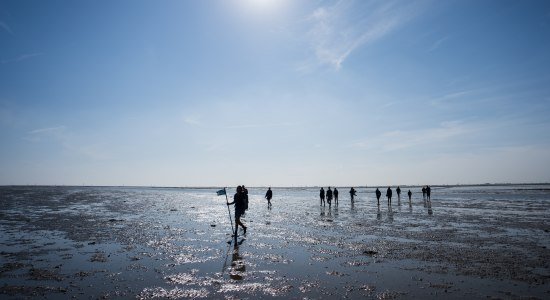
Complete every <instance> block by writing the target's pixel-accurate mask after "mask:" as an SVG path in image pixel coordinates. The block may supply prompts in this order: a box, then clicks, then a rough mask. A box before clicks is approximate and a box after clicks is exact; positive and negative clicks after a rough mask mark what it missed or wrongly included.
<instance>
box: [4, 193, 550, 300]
mask: <svg viewBox="0 0 550 300" xmlns="http://www.w3.org/2000/svg"><path fill="white" fill-rule="evenodd" d="M325 188H326V187H325ZM272 189H273V199H272V200H271V202H272V203H273V206H272V208H271V209H268V207H267V201H266V200H265V199H264V198H263V196H264V195H265V192H266V189H264V188H249V193H250V204H249V210H248V211H247V212H246V216H245V217H244V218H243V220H244V223H245V224H247V225H248V228H249V229H248V231H247V234H246V235H243V234H242V232H239V235H238V237H237V240H235V239H234V238H232V237H231V224H230V221H229V213H228V210H227V206H226V205H225V202H226V199H225V196H217V195H216V190H217V189H215V188H211V189H207V188H203V189H194V188H147V187H53V186H42V187H40V186H29V187H27V186H4V187H0V232H1V235H0V295H1V296H2V298H4V299H21V298H34V297H40V298H43V297H46V298H51V299H56V298H57V299H67V298H71V297H74V298H121V297H123V298H138V299H154V298H169V299H179V298H227V299H236V298H284V299H288V298H291V299H297V298H300V299H302V298H326V299H333V298H335V297H339V298H340V297H347V298H360V299H364V298H377V299H388V298H399V299H409V298H419V297H423V298H440V297H445V298H456V299H459V298H460V299H463V298H470V299H481V298H483V299H486V298H487V297H494V298H511V299H513V298H540V299H548V298H549V297H550V267H549V265H550V250H549V249H548V248H549V247H550V232H549V231H550V186H546V185H534V186H533V185H506V186H473V187H466V186H465V187H434V188H433V189H432V199H431V201H427V200H424V199H423V197H422V193H421V192H420V188H418V187H411V188H409V187H401V189H402V190H404V192H403V194H402V195H401V199H400V200H398V198H397V195H396V194H395V189H394V197H393V201H392V206H391V207H388V205H387V202H386V201H385V199H380V206H378V205H377V203H376V198H375V194H374V189H373V188H361V187H355V189H356V190H357V196H356V198H355V201H354V202H351V201H350V199H349V195H348V194H347V190H346V188H339V190H340V199H339V204H338V206H336V205H335V204H334V202H333V203H332V205H331V206H330V207H329V206H328V204H327V205H326V206H320V205H319V196H318V194H319V189H318V188H272ZM347 189H349V188H347ZM408 189H411V191H412V192H413V196H412V200H411V201H410V202H409V200H408V198H407V197H406V191H407V190H408ZM228 191H229V189H228ZM382 192H383V194H385V193H384V190H382ZM229 194H230V195H229V197H231V193H229ZM231 214H233V210H231ZM232 217H233V216H232Z"/></svg>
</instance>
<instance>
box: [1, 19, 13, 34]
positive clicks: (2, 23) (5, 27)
mask: <svg viewBox="0 0 550 300" xmlns="http://www.w3.org/2000/svg"><path fill="white" fill-rule="evenodd" d="M0 28H2V29H4V30H5V31H6V32H7V33H9V34H11V35H14V34H13V30H11V28H10V27H9V26H8V24H6V23H4V22H1V21H0Z"/></svg>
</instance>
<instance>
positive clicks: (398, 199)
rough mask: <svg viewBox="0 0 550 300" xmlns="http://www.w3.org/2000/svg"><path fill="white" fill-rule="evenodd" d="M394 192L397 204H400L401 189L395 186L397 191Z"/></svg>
mask: <svg viewBox="0 0 550 300" xmlns="http://www.w3.org/2000/svg"><path fill="white" fill-rule="evenodd" d="M395 191H396V192H397V202H398V203H399V204H401V188H400V187H399V186H397V189H396V190H395Z"/></svg>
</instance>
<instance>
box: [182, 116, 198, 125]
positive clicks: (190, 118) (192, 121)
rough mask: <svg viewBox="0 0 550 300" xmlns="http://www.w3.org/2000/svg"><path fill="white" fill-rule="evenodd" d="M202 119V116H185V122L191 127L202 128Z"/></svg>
mask: <svg viewBox="0 0 550 300" xmlns="http://www.w3.org/2000/svg"><path fill="white" fill-rule="evenodd" d="M201 119H202V118H201V116H198V115H192V116H184V117H183V122H184V123H185V124H187V125H191V126H200V125H202V121H201Z"/></svg>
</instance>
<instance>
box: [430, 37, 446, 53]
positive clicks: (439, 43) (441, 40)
mask: <svg viewBox="0 0 550 300" xmlns="http://www.w3.org/2000/svg"><path fill="white" fill-rule="evenodd" d="M448 39H449V37H448V36H446V37H443V38H440V39H439V40H437V41H435V42H434V43H433V44H432V46H431V47H430V49H428V52H433V51H435V50H437V49H438V48H439V47H441V45H442V44H443V43H444V42H445V41H447V40H448Z"/></svg>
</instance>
